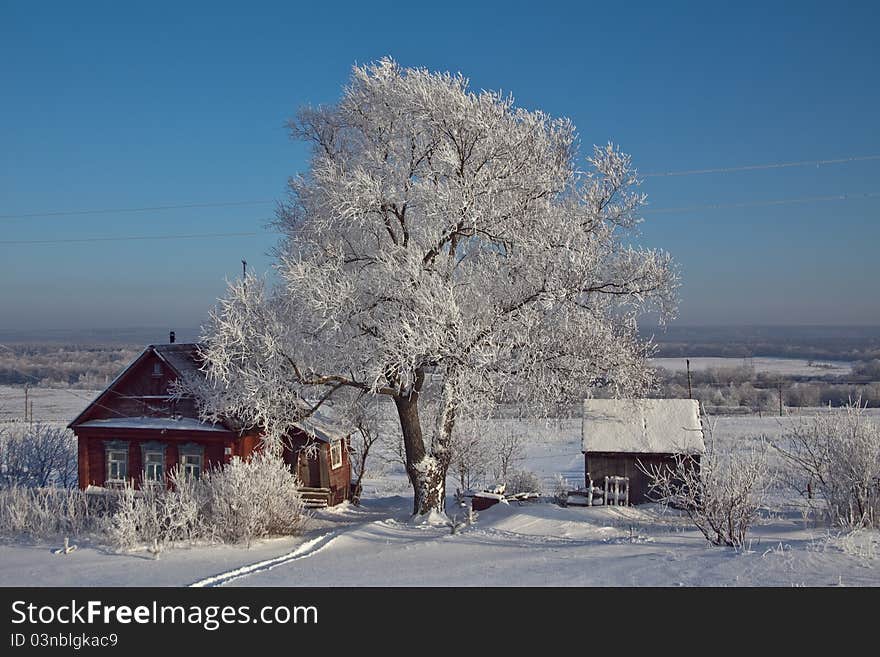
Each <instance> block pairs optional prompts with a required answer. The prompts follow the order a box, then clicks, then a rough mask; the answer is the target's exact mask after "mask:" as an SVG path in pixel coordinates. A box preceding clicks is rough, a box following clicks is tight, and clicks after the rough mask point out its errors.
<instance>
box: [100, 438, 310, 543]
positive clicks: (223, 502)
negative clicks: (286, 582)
mask: <svg viewBox="0 0 880 657" xmlns="http://www.w3.org/2000/svg"><path fill="white" fill-rule="evenodd" d="M169 477H170V479H171V486H170V487H169V488H167V489H166V488H164V487H162V488H156V487H150V488H146V489H144V490H135V489H133V488H132V487H131V486H126V487H125V488H123V489H122V490H121V491H120V492H119V494H118V501H117V508H116V510H115V512H114V513H113V515H112V517H111V518H110V519H109V521H108V525H107V537H108V539H109V540H110V542H111V543H112V544H113V545H114V546H116V547H118V548H123V549H130V548H133V547H137V546H141V545H148V546H154V548H155V549H161V548H162V546H164V545H166V544H169V543H175V542H182V541H221V542H226V543H238V542H245V543H247V544H248V545H250V543H251V541H252V540H253V539H254V538H260V537H263V536H272V535H288V534H295V533H297V532H298V531H299V530H300V529H301V528H302V526H303V524H304V522H305V518H306V516H305V512H304V507H303V504H302V500H301V499H300V495H299V490H298V485H299V483H298V481H297V479H296V477H295V476H294V475H293V473H291V471H290V469H289V468H288V467H287V465H286V464H285V463H284V461H282V460H281V459H278V458H275V457H272V456H270V455H268V454H263V453H259V454H256V455H255V456H254V457H253V458H251V459H249V460H247V461H244V460H241V459H238V458H236V459H233V461H232V462H231V463H229V464H227V465H225V466H223V467H219V468H216V469H214V470H210V471H208V472H206V473H205V475H204V476H203V477H202V478H201V479H198V480H197V479H193V478H192V477H187V476H185V475H183V474H182V472H181V471H180V470H179V469H176V470H173V471H171V473H170V474H169Z"/></svg>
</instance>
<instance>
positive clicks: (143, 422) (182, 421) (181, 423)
mask: <svg viewBox="0 0 880 657" xmlns="http://www.w3.org/2000/svg"><path fill="white" fill-rule="evenodd" d="M80 426H82V427H107V428H111V429H172V430H173V429H178V430H184V431H224V432H228V431H229V429H227V428H226V427H224V426H223V425H222V424H209V423H207V422H200V421H199V420H196V419H195V418H191V417H181V418H171V417H111V418H107V419H104V420H89V421H88V422H83V423H82V424H81V425H80Z"/></svg>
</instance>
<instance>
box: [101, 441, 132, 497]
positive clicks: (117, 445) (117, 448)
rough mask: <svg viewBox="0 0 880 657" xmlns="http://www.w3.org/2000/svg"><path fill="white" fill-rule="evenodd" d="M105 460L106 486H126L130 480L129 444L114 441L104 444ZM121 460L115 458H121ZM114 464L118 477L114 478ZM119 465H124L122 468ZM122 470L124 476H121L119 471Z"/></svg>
mask: <svg viewBox="0 0 880 657" xmlns="http://www.w3.org/2000/svg"><path fill="white" fill-rule="evenodd" d="M104 452H105V454H104V460H105V463H106V468H107V473H106V476H105V477H104V484H105V485H106V484H109V485H115V486H120V485H122V484H124V483H125V482H126V481H127V480H128V465H129V461H130V460H131V459H130V458H129V454H128V443H126V442H119V441H112V442H108V443H105V444H104ZM120 455H121V458H113V457H114V456H115V457H120ZM113 464H116V468H115V470H116V475H117V476H115V477H114V476H113V474H112V473H113V470H114V468H113ZM119 464H122V467H121V468H120V467H119ZM120 469H121V470H122V476H119V474H120V473H119V471H120Z"/></svg>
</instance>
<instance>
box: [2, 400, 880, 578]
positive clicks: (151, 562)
mask: <svg viewBox="0 0 880 657" xmlns="http://www.w3.org/2000/svg"><path fill="white" fill-rule="evenodd" d="M44 392H47V393H49V392H50V391H44ZM51 392H53V393H54V395H52V394H47V395H46V396H45V397H44V403H45V408H47V409H50V408H54V409H56V411H55V412H56V413H57V414H56V415H52V416H46V417H44V418H43V419H46V420H51V421H59V422H63V421H69V419H70V418H71V417H73V415H75V414H76V413H77V412H79V410H80V406H79V404H78V402H76V403H75V398H74V397H72V396H71V395H68V394H66V393H64V392H63V391H51ZM76 393H77V394H82V395H83V396H85V397H87V398H91V395H92V393H83V391H76ZM11 396H12V395H11V394H10V393H9V391H6V390H3V389H2V388H0V400H3V399H9V398H10V397H11ZM34 406H35V410H34V415H35V417H38V416H39V415H38V413H37V410H36V408H37V404H36V403H35V405H34ZM805 412H806V411H805ZM875 412H876V411H875ZM47 413H48V411H47ZM797 420H798V418H797V416H794V417H792V416H789V417H784V418H778V417H772V416H771V417H756V416H737V417H719V418H717V421H716V427H715V439H716V440H718V441H723V442H726V443H729V444H730V443H732V444H736V445H745V444H747V443H748V442H749V441H750V440H753V439H755V438H758V437H760V436H762V435H763V436H766V437H767V438H768V439H769V440H776V439H778V436H779V435H780V434H781V433H782V432H783V431H784V429H785V428H786V427H787V426H790V425H791V423H793V422H796V421H797ZM496 424H497V426H496V427H495V428H494V429H495V430H497V431H505V430H516V431H519V432H523V433H525V434H526V435H527V436H529V437H530V438H531V441H530V443H529V446H528V448H527V450H526V455H525V460H524V462H523V463H521V464H519V465H518V467H520V468H524V469H528V470H531V471H533V472H535V473H537V474H538V475H539V476H540V477H541V478H542V480H543V481H544V484H545V488H547V489H548V490H547V491H546V492H550V491H552V488H550V486H552V482H553V480H554V478H555V477H556V476H557V475H558V474H562V475H563V476H565V477H567V478H568V479H570V480H572V481H573V482H574V481H582V479H583V471H584V461H583V456H582V455H581V453H580V421H579V420H577V419H565V420H559V421H549V422H544V421H537V420H528V421H521V420H513V419H506V420H497V421H496ZM374 465H375V469H374V476H373V477H372V478H370V479H368V480H367V481H366V482H365V495H366V500H365V503H364V505H363V506H362V507H360V508H357V507H353V506H351V505H348V504H346V505H342V506H340V507H337V508H335V509H330V510H326V511H321V512H318V513H316V514H315V516H314V518H313V519H312V520H311V523H310V525H309V527H308V530H307V532H306V534H305V535H304V536H301V537H296V538H279V539H272V540H264V541H260V542H258V543H256V544H254V545H253V546H251V547H250V548H245V547H243V546H211V547H189V548H176V549H169V550H167V551H165V552H163V553H162V554H161V555H160V556H159V558H158V559H154V558H153V557H152V556H151V555H149V554H148V553H146V552H136V553H122V554H119V553H113V552H111V551H108V550H107V549H105V548H103V547H100V546H91V545H88V544H85V543H83V544H80V545H79V548H78V549H77V550H76V551H74V552H72V553H71V554H68V555H64V556H60V555H55V554H53V553H52V549H53V548H57V547H58V545H55V544H36V545H35V544H23V543H20V542H19V543H7V544H5V545H0V585H2V586H19V585H24V586H65V585H69V586H99V585H105V586H107V585H108V586H128V585H148V586H188V585H194V584H200V585H205V586H343V585H353V586H367V585H370V586H385V585H402V586H409V585H412V586H417V585H418V586H424V585H429V586H432V585H437V586H442V585H461V586H516V585H521V586H530V585H542V586H548V585H549V586H583V585H600V586H605V585H610V586H631V585H636V586H643V585H652V586H678V585H685V586H800V585H807V586H837V585H844V586H865V585H867V586H880V532H876V531H872V532H861V533H859V534H856V535H838V534H836V533H835V532H832V531H830V530H829V529H827V528H826V527H824V526H815V525H813V524H811V523H809V522H806V521H805V520H804V518H803V517H802V516H801V514H800V513H799V512H798V510H797V509H796V507H795V506H794V505H793V504H789V503H788V502H794V501H795V500H793V499H791V498H790V497H788V498H787V497H785V495H784V494H783V491H781V490H779V491H776V493H775V494H774V496H773V508H772V509H768V510H767V511H766V512H765V513H764V514H763V515H762V518H761V520H760V522H759V523H758V525H757V526H756V527H755V528H754V530H753V532H752V534H751V537H752V541H751V544H750V545H749V546H747V548H746V549H745V550H741V551H735V550H732V549H728V548H717V547H711V546H709V545H708V544H707V543H706V541H705V539H704V538H703V537H702V535H701V534H699V532H698V531H697V530H696V529H693V528H692V527H691V526H690V525H689V524H688V523H687V522H686V520H685V519H684V518H681V517H679V516H677V515H676V514H674V513H664V512H663V510H662V509H660V508H659V507H656V506H653V505H649V506H640V507H629V508H620V507H608V508H603V507H593V508H562V507H559V506H556V505H555V504H552V503H549V502H531V503H525V504H522V505H521V506H520V505H516V504H512V505H498V506H495V507H493V508H491V509H489V510H486V511H483V512H481V513H480V514H479V517H478V518H477V522H476V523H475V524H473V525H471V526H469V527H463V528H460V529H459V530H458V531H457V532H456V533H455V534H453V533H452V532H451V530H450V528H449V527H444V526H430V525H422V524H412V523H410V522H409V514H410V511H411V501H410V498H409V494H410V490H409V487H408V484H407V482H406V479H405V475H404V474H403V471H402V468H400V467H398V466H397V465H395V464H388V463H386V464H382V463H380V462H379V461H376V462H375V463H374ZM449 486H450V491H451V490H454V487H455V484H454V482H453V481H452V478H451V477H450V480H449ZM449 507H450V515H453V514H454V513H455V506H454V504H453V503H452V501H451V500H450V504H449ZM459 515H460V514H459ZM460 519H461V518H459V520H460Z"/></svg>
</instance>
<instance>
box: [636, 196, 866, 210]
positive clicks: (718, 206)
mask: <svg viewBox="0 0 880 657" xmlns="http://www.w3.org/2000/svg"><path fill="white" fill-rule="evenodd" d="M878 197H880V193H876V192H869V193H867V194H833V195H829V196H803V197H800V198H782V199H773V200H768V201H744V202H741V203H710V204H706V205H685V206H681V207H677V208H654V209H651V208H646V209H645V211H644V212H645V214H660V213H670V212H693V211H696V210H725V209H735V208H754V207H761V206H769V205H789V204H794V203H817V202H824V201H852V200H856V199H863V198H878Z"/></svg>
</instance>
